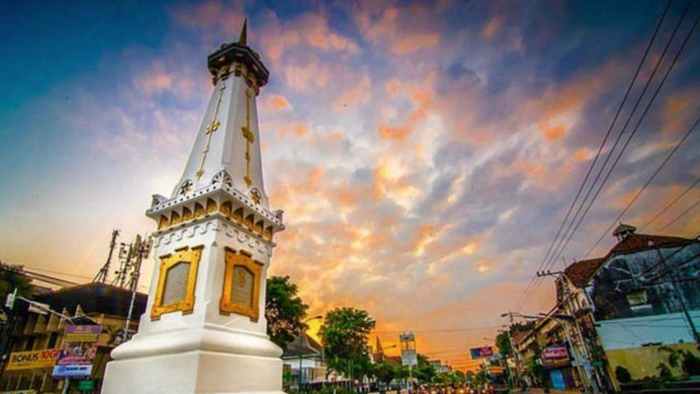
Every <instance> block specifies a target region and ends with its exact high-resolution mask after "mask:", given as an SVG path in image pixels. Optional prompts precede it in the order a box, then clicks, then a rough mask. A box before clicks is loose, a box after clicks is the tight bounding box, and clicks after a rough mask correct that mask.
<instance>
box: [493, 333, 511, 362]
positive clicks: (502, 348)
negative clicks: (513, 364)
mask: <svg viewBox="0 0 700 394" xmlns="http://www.w3.org/2000/svg"><path fill="white" fill-rule="evenodd" d="M496 347H497V348H498V353H500V354H501V355H503V357H504V358H508V357H511V356H512V355H513V349H512V348H511V347H510V339H508V333H506V332H502V333H500V334H498V336H497V337H496Z"/></svg>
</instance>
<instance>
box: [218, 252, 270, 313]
mask: <svg viewBox="0 0 700 394" xmlns="http://www.w3.org/2000/svg"><path fill="white" fill-rule="evenodd" d="M262 267H263V264H262V263H260V262H258V261H255V260H253V259H252V258H251V256H250V255H249V254H247V253H245V252H240V253H236V252H235V251H233V250H231V249H229V248H226V268H225V270H224V288H223V291H222V292H221V302H220V303H219V311H220V312H221V314H222V315H228V314H231V313H237V314H239V315H244V316H248V317H249V318H250V320H252V321H254V322H257V321H258V318H259V317H260V308H259V306H258V304H259V302H260V275H261V272H262Z"/></svg>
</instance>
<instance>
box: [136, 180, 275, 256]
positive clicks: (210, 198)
mask: <svg viewBox="0 0 700 394" xmlns="http://www.w3.org/2000/svg"><path fill="white" fill-rule="evenodd" d="M153 204H154V205H153V206H152V207H151V208H150V209H149V210H147V211H146V215H147V216H148V217H150V218H151V219H153V220H155V221H156V222H157V223H158V230H157V231H156V233H155V235H159V234H162V233H164V232H165V231H167V230H172V229H178V228H182V227H185V226H188V225H189V224H194V223H196V222H198V221H201V220H200V219H202V218H207V217H210V216H212V215H215V214H218V215H220V216H221V217H222V218H224V219H226V220H228V221H230V222H235V223H237V224H239V225H241V226H242V227H243V228H247V229H248V230H250V231H251V232H252V233H254V234H256V235H258V236H260V237H261V238H263V239H265V240H267V241H269V242H272V240H273V237H274V234H276V233H277V232H279V231H282V230H284V224H283V223H282V211H275V212H274V213H272V212H270V211H269V210H267V209H266V208H264V207H262V206H260V205H258V204H256V203H255V201H253V200H252V199H251V198H250V197H248V196H246V195H245V194H243V193H241V192H239V191H238V190H236V189H235V188H233V187H231V186H230V185H228V184H226V183H224V182H222V183H215V184H211V185H209V186H207V187H205V188H201V189H199V190H195V191H189V192H188V193H185V194H182V195H178V196H176V197H174V198H172V199H170V200H164V199H163V198H162V197H161V196H154V198H153Z"/></svg>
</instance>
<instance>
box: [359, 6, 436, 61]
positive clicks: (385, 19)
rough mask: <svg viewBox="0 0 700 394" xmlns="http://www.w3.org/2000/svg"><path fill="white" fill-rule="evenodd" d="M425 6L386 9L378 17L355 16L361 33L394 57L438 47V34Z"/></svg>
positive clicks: (373, 15) (369, 15) (371, 15)
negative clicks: (382, 46)
mask: <svg viewBox="0 0 700 394" xmlns="http://www.w3.org/2000/svg"><path fill="white" fill-rule="evenodd" d="M431 19H432V18H431V10H430V9H429V7H427V6H414V7H405V8H401V9H399V8H396V7H389V8H387V9H385V10H383V12H380V13H379V15H378V16H377V15H375V14H372V13H370V12H360V13H358V14H357V15H356V20H357V24H358V26H359V27H360V33H361V34H362V35H363V36H364V37H365V38H367V39H368V40H370V41H372V42H373V43H375V44H381V45H385V46H388V47H389V50H390V51H391V52H392V53H394V54H397V55H403V54H410V53H414V52H416V51H420V50H422V49H429V48H432V47H435V46H437V45H439V44H440V39H441V37H440V34H439V33H437V32H435V31H434V30H435V26H437V25H436V24H433V23H431Z"/></svg>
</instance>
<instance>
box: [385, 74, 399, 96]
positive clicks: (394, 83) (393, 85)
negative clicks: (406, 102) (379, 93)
mask: <svg viewBox="0 0 700 394" xmlns="http://www.w3.org/2000/svg"><path fill="white" fill-rule="evenodd" d="M400 89H401V82H400V81H399V80H398V79H396V78H391V79H390V80H388V81H387V82H386V92H387V93H389V95H391V96H396V95H397V94H399V90H400Z"/></svg>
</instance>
